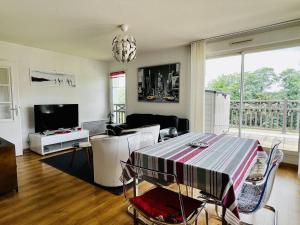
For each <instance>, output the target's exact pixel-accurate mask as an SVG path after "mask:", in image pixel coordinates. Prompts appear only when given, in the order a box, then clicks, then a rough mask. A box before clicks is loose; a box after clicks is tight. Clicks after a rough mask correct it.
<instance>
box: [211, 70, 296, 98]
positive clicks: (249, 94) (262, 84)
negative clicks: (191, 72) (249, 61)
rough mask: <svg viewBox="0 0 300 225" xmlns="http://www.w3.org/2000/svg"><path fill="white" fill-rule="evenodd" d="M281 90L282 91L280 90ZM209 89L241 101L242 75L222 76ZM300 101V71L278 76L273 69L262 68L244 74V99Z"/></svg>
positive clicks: (212, 82)
mask: <svg viewBox="0 0 300 225" xmlns="http://www.w3.org/2000/svg"><path fill="white" fill-rule="evenodd" d="M278 88H280V89H278ZM208 89H211V90H216V91H222V92H225V93H228V94H230V96H231V99H232V100H239V99H240V74H239V73H232V74H222V75H220V76H219V77H218V78H217V79H215V80H213V81H211V82H210V83H209V84H208ZM285 98H287V99H289V100H298V99H300V71H296V70H294V69H286V70H284V71H283V72H281V73H280V74H279V75H277V74H276V73H275V71H274V69H273V68H267V67H264V68H260V69H257V70H255V71H253V72H250V71H249V72H245V74H244V99H246V100H273V99H285Z"/></svg>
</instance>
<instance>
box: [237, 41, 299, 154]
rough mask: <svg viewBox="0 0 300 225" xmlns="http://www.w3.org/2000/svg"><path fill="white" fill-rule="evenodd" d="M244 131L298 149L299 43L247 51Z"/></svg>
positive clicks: (267, 142)
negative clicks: (287, 46)
mask: <svg viewBox="0 0 300 225" xmlns="http://www.w3.org/2000/svg"><path fill="white" fill-rule="evenodd" d="M243 75H244V76H243V77H244V82H243V84H244V85H243V105H242V106H243V107H242V108H243V123H242V127H241V135H242V136H243V137H249V138H256V139H259V140H260V143H261V144H262V145H263V146H265V147H269V146H271V145H272V143H273V142H274V140H275V139H280V140H281V141H282V144H281V146H280V148H281V149H283V150H286V151H291V152H298V138H299V120H300V112H299V107H300V47H293V48H284V49H277V50H271V51H261V52H252V53H246V54H245V55H244V73H243Z"/></svg>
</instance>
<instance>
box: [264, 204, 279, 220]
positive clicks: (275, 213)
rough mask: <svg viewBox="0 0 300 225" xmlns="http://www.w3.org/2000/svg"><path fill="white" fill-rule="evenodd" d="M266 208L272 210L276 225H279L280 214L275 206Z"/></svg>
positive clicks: (266, 206)
mask: <svg viewBox="0 0 300 225" xmlns="http://www.w3.org/2000/svg"><path fill="white" fill-rule="evenodd" d="M264 208H265V209H267V210H270V211H272V212H273V213H274V225H277V221H278V212H277V210H276V209H275V208H274V207H273V206H270V205H265V206H264Z"/></svg>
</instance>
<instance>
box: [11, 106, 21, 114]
mask: <svg viewBox="0 0 300 225" xmlns="http://www.w3.org/2000/svg"><path fill="white" fill-rule="evenodd" d="M9 110H11V111H15V112H16V116H18V113H19V106H17V105H15V107H14V108H10V109H9Z"/></svg>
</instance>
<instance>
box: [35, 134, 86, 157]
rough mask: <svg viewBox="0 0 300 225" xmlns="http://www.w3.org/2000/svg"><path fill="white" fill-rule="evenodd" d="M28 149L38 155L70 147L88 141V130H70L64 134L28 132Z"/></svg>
mask: <svg viewBox="0 0 300 225" xmlns="http://www.w3.org/2000/svg"><path fill="white" fill-rule="evenodd" d="M29 140H30V149H31V150H32V151H34V152H36V153H38V154H40V155H45V154H49V153H53V152H57V151H62V150H65V149H69V148H72V147H73V145H74V144H76V143H79V142H87V141H89V131H88V130H80V131H72V132H70V133H65V134H53V135H42V134H39V133H35V134H29Z"/></svg>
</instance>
